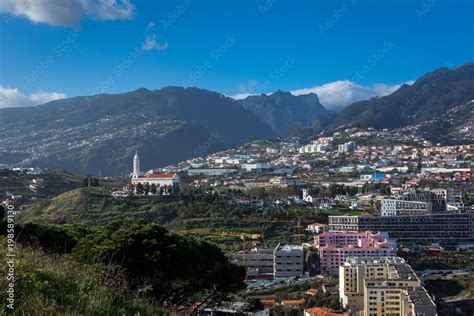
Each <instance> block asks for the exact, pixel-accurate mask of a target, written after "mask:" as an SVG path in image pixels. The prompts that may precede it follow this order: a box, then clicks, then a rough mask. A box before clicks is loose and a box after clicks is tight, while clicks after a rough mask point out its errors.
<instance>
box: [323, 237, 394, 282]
mask: <svg viewBox="0 0 474 316" xmlns="http://www.w3.org/2000/svg"><path fill="white" fill-rule="evenodd" d="M315 244H316V247H317V248H319V256H320V263H321V271H322V272H323V273H326V274H330V275H336V274H338V271H339V266H340V265H341V264H343V263H344V262H345V260H346V258H348V257H386V256H396V255H397V244H396V243H395V242H394V241H392V240H390V239H388V234H387V233H382V232H379V233H373V232H371V231H367V232H345V231H337V232H336V231H329V232H325V233H323V234H320V235H319V236H316V237H315Z"/></svg>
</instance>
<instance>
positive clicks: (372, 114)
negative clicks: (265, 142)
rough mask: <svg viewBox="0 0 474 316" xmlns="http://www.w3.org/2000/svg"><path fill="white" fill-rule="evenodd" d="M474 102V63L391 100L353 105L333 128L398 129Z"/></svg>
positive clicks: (430, 77)
mask: <svg viewBox="0 0 474 316" xmlns="http://www.w3.org/2000/svg"><path fill="white" fill-rule="evenodd" d="M472 99H474V63H467V64H464V65H463V66H461V67H459V68H456V69H449V68H440V69H437V70H435V71H433V72H430V73H427V74H426V75H424V76H423V77H421V78H419V79H418V80H417V81H416V82H415V83H414V84H413V85H411V86H409V85H403V86H401V87H400V88H399V89H398V90H397V91H395V92H394V93H392V94H390V95H388V96H385V97H381V98H374V99H371V100H366V101H360V102H356V103H353V104H352V105H350V106H348V107H347V108H345V109H344V110H343V111H342V112H341V113H340V114H339V115H337V117H336V118H335V119H334V120H333V122H332V123H331V124H330V125H329V127H330V128H337V127H339V126H358V127H376V128H398V127H403V126H407V125H411V124H417V123H420V122H422V121H425V120H430V119H432V118H434V117H436V116H440V115H443V114H444V113H446V112H447V111H448V110H449V109H451V108H453V107H456V106H459V105H461V104H463V103H465V102H467V101H469V100H472Z"/></svg>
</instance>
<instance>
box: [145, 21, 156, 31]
mask: <svg viewBox="0 0 474 316" xmlns="http://www.w3.org/2000/svg"><path fill="white" fill-rule="evenodd" d="M146 29H147V31H148V30H154V29H155V22H150V23H148V26H147V27H146Z"/></svg>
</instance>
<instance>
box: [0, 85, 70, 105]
mask: <svg viewBox="0 0 474 316" xmlns="http://www.w3.org/2000/svg"><path fill="white" fill-rule="evenodd" d="M64 98H66V95H65V94H64V93H58V92H44V91H42V92H38V93H33V94H30V95H25V94H23V93H21V92H20V91H18V89H17V88H4V87H3V86H0V108H14V107H23V106H32V105H38V104H43V103H47V102H49V101H53V100H58V99H64Z"/></svg>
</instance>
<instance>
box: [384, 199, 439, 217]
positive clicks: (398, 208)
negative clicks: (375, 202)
mask: <svg viewBox="0 0 474 316" xmlns="http://www.w3.org/2000/svg"><path fill="white" fill-rule="evenodd" d="M380 202H381V215H382V216H397V215H412V214H429V213H431V212H432V204H431V202H418V201H405V200H396V199H382V200H381V201H380Z"/></svg>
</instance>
